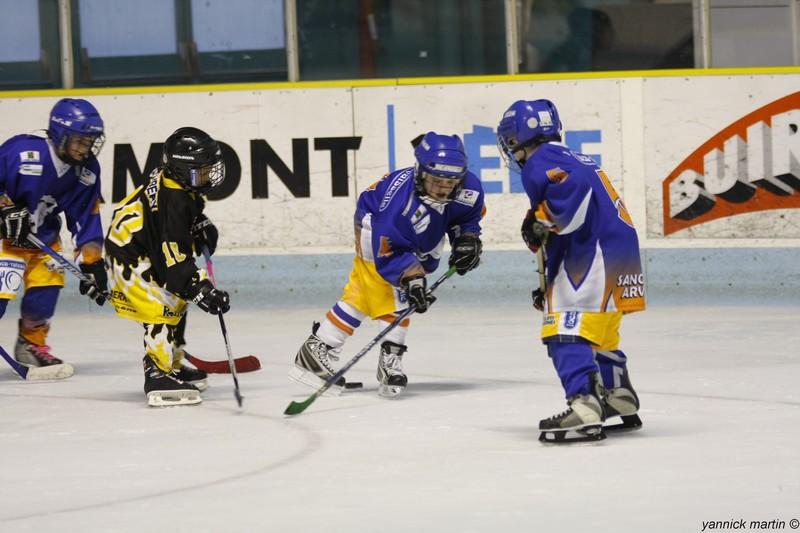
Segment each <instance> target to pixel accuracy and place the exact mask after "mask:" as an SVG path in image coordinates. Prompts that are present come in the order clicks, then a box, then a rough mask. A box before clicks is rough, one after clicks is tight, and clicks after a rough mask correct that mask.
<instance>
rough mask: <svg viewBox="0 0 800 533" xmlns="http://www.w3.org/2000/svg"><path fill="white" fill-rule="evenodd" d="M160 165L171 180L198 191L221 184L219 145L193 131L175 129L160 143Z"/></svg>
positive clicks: (222, 167) (200, 132)
mask: <svg viewBox="0 0 800 533" xmlns="http://www.w3.org/2000/svg"><path fill="white" fill-rule="evenodd" d="M164 165H165V167H166V170H167V173H168V174H169V176H170V177H171V178H173V179H174V180H176V181H178V182H180V183H182V184H183V185H185V186H187V187H191V188H192V189H195V190H199V191H207V190H209V189H211V188H213V187H217V186H219V185H220V184H221V183H222V182H223V181H224V180H225V163H224V161H223V158H222V149H221V148H220V146H219V143H217V141H215V140H214V139H212V138H211V136H209V135H208V134H207V133H206V132H204V131H202V130H200V129H197V128H191V127H184V128H179V129H178V130H176V131H175V133H173V134H172V135H170V136H169V138H168V139H167V140H166V142H165V143H164Z"/></svg>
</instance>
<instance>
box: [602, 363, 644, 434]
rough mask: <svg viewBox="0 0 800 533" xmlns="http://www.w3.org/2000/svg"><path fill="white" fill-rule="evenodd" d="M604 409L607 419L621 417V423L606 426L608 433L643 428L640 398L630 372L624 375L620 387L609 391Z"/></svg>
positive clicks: (607, 391)
mask: <svg viewBox="0 0 800 533" xmlns="http://www.w3.org/2000/svg"><path fill="white" fill-rule="evenodd" d="M603 400H604V401H603V408H604V411H605V416H606V418H607V419H611V418H613V417H617V416H618V417H620V420H621V422H619V423H614V424H609V425H606V426H604V428H603V429H605V430H606V431H621V430H622V431H625V430H634V429H639V428H641V427H642V419H641V418H639V415H638V414H637V413H638V411H639V396H638V395H637V394H636V391H635V390H633V385H632V384H631V380H630V377H629V376H628V371H627V370H625V371H624V372H623V374H622V378H621V382H620V386H619V387H614V388H613V389H607V390H606V395H605V398H604V399H603Z"/></svg>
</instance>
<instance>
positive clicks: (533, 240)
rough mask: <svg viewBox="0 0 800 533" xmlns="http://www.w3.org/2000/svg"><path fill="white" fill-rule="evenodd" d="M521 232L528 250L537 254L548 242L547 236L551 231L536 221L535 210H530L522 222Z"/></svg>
mask: <svg viewBox="0 0 800 533" xmlns="http://www.w3.org/2000/svg"><path fill="white" fill-rule="evenodd" d="M520 232H521V233H522V240H523V241H525V244H527V245H528V249H529V250H530V251H531V252H533V253H536V252H538V251H539V248H540V247H541V246H542V245H543V244H544V243H545V242H547V235H548V234H549V232H550V230H549V229H548V228H547V226H545V225H544V224H542V223H541V222H539V221H538V220H536V212H535V211H534V210H533V209H529V210H528V214H527V215H525V220H523V221H522V228H521V229H520Z"/></svg>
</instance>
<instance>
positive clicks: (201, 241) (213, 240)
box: [192, 214, 219, 255]
mask: <svg viewBox="0 0 800 533" xmlns="http://www.w3.org/2000/svg"><path fill="white" fill-rule="evenodd" d="M192 238H193V239H194V251H195V253H196V254H197V255H201V254H202V253H203V247H207V248H208V254H209V255H214V251H215V250H216V249H217V239H219V232H218V231H217V227H216V226H215V225H214V224H213V223H212V222H211V221H210V220H209V219H208V217H207V216H205V215H203V214H200V215H199V216H198V217H197V218H196V219H195V221H194V224H192Z"/></svg>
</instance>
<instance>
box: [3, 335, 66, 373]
mask: <svg viewBox="0 0 800 533" xmlns="http://www.w3.org/2000/svg"><path fill="white" fill-rule="evenodd" d="M14 359H16V360H17V361H18V362H19V363H21V364H23V365H25V366H27V367H28V368H31V369H34V368H35V369H37V370H36V371H35V373H34V374H35V379H37V380H51V379H65V378H68V377H70V376H71V375H72V374H74V373H75V369H74V368H73V367H72V365H71V364H69V363H65V362H64V361H62V360H61V359H59V358H58V357H56V356H54V355H53V354H51V353H50V347H49V346H47V345H46V344H41V345H39V344H34V343H32V342H31V341H29V340H28V339H26V338H25V337H23V336H22V335H19V336H17V344H16V345H15V346H14ZM28 376H29V379H31V378H34V376H32V375H31V373H29V374H28Z"/></svg>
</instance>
